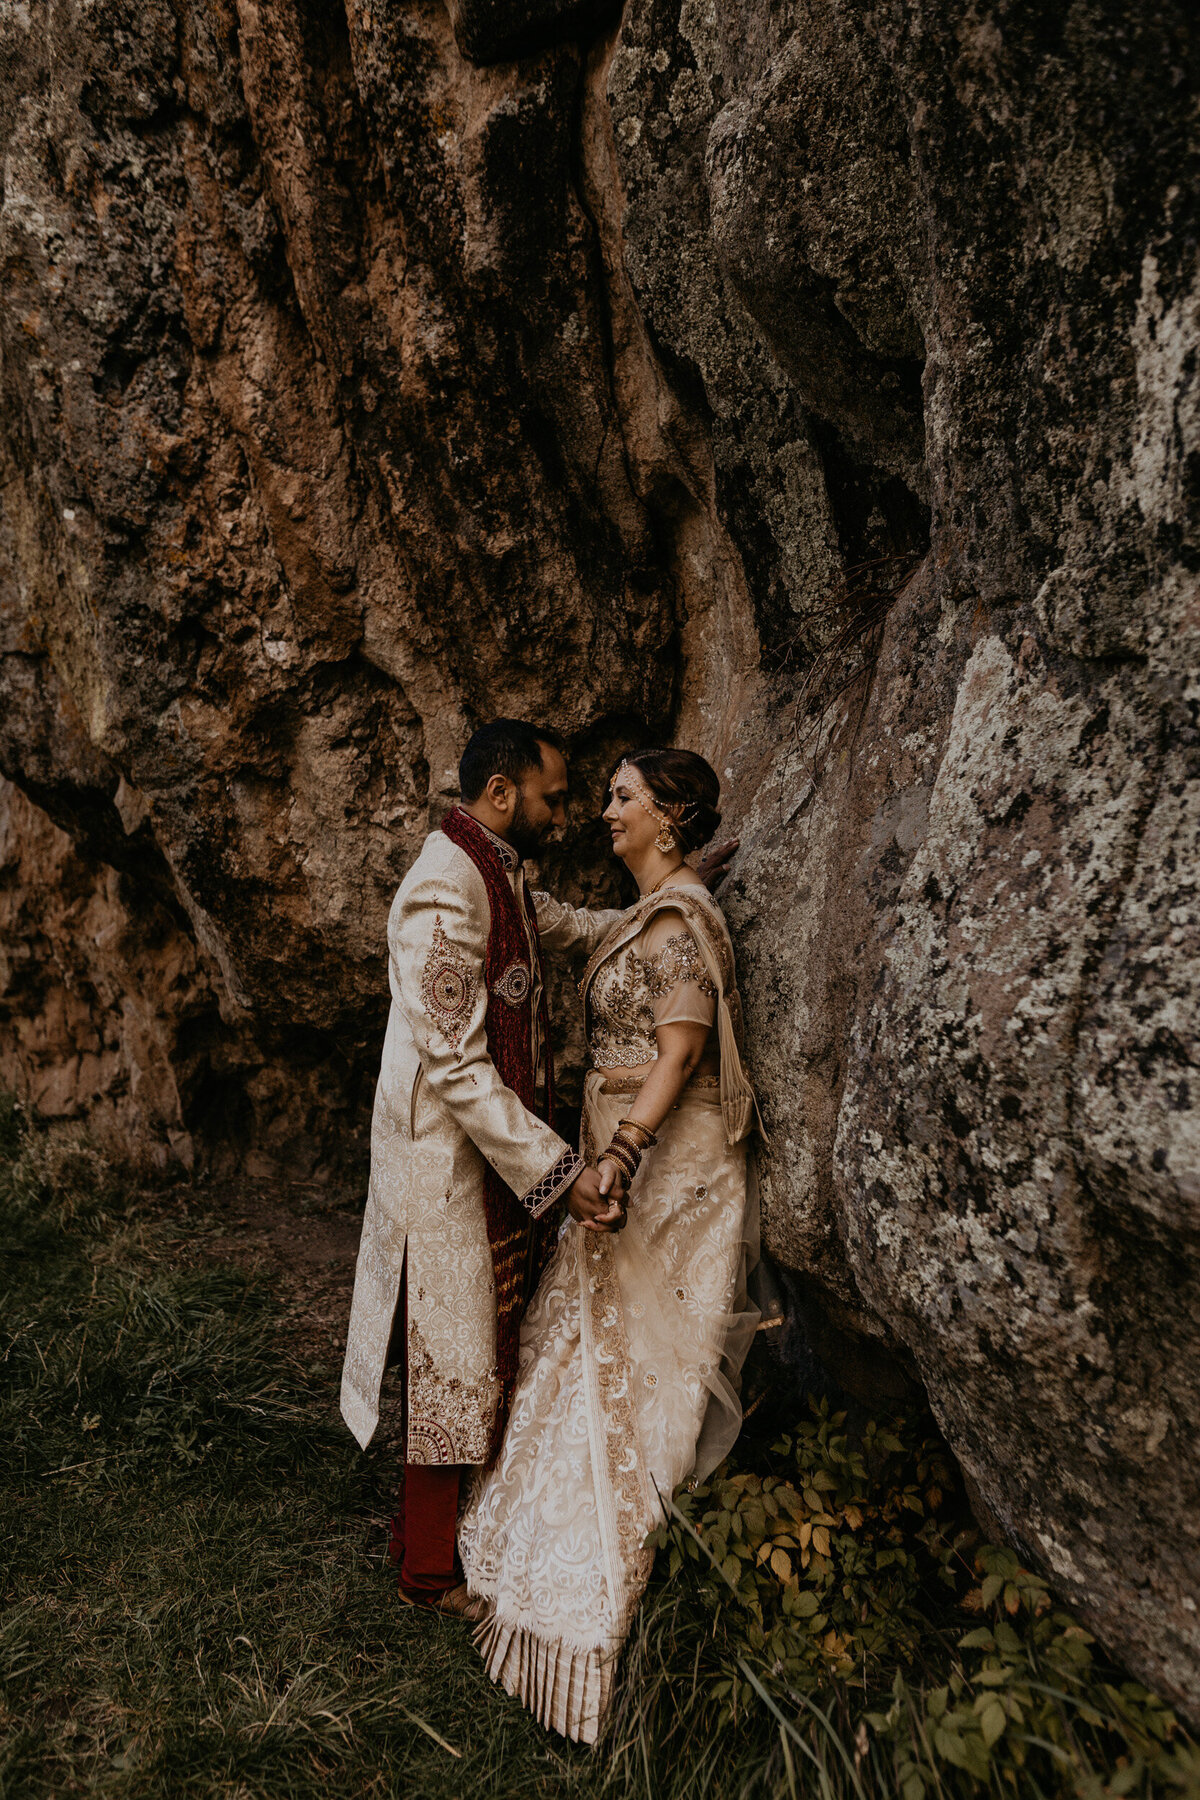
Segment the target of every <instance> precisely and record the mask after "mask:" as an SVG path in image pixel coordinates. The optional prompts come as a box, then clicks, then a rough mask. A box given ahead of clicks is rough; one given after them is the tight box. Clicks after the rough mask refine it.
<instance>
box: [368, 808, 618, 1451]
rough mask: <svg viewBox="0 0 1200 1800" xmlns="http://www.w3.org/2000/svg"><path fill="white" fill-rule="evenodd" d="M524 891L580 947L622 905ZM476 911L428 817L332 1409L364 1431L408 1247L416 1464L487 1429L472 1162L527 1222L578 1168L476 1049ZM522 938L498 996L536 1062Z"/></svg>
mask: <svg viewBox="0 0 1200 1800" xmlns="http://www.w3.org/2000/svg"><path fill="white" fill-rule="evenodd" d="M490 835H491V834H489V836H490ZM492 842H493V845H494V847H495V848H496V849H497V851H498V853H499V854H500V856H501V860H502V861H503V862H504V864H505V868H506V870H507V873H508V877H509V881H510V883H511V884H512V886H513V888H514V891H515V892H516V895H517V900H518V905H519V906H520V905H521V901H522V886H523V881H524V875H523V871H522V869H521V867H520V862H519V859H518V858H517V856H516V853H515V852H514V851H513V850H512V849H511V848H510V847H509V846H508V845H507V844H505V843H503V842H502V840H501V839H499V838H492ZM534 898H535V904H536V906H537V917H538V929H539V934H540V937H541V941H542V943H543V944H546V945H547V946H548V947H550V948H554V949H569V948H575V947H578V948H579V949H581V950H585V951H588V952H590V951H591V950H592V949H593V948H594V946H595V945H596V944H597V943H598V942H599V940H600V939H601V938H602V937H603V936H604V934H605V932H606V931H607V930H608V929H609V927H610V926H611V925H612V924H613V923H614V922H615V921H616V920H617V919H618V918H619V917H620V916H621V915H620V914H619V913H615V912H594V913H593V912H587V911H585V910H583V909H579V908H574V907H569V906H564V905H562V904H560V903H559V902H557V901H553V900H551V899H550V898H549V896H548V895H544V894H539V895H536V896H535V897H534ZM521 910H522V913H523V911H524V908H523V906H521ZM490 923H491V918H490V907H489V905H488V898H487V890H486V887H485V886H484V882H483V877H482V876H481V875H480V873H479V870H478V869H477V868H476V867H475V864H474V863H473V862H472V860H471V858H470V857H469V856H468V855H467V854H466V853H465V851H463V850H461V849H460V848H459V847H458V846H457V845H456V844H454V843H452V842H451V840H450V839H449V838H448V837H447V836H446V834H445V833H444V832H442V831H434V832H431V833H430V835H429V837H428V838H427V839H426V840H425V844H424V847H423V848H422V850H421V853H420V855H419V856H418V858H417V860H416V862H415V863H414V864H413V867H412V868H411V869H410V870H409V872H408V874H407V875H406V876H405V878H404V880H403V882H402V883H401V885H400V888H399V891H398V892H397V894H396V898H395V900H394V901H393V903H392V909H391V913H390V915H389V918H388V974H389V981H390V985H391V993H392V1006H391V1013H390V1016H389V1019H388V1027H387V1036H386V1038H385V1040H384V1046H383V1061H382V1066H381V1068H380V1072H379V1082H378V1085H377V1087H376V1091H375V1110H374V1115H373V1119H372V1126H371V1180H370V1188H369V1192H368V1197H367V1206H366V1212H365V1215H364V1218H363V1229H362V1240H361V1243H360V1245H359V1252H358V1264H357V1268H356V1271H355V1280H354V1299H353V1303H352V1306H351V1312H350V1327H349V1334H348V1340H347V1344H346V1360H345V1366H344V1368H343V1372H342V1416H343V1418H344V1419H345V1420H346V1423H347V1425H349V1427H350V1429H351V1431H352V1432H353V1433H354V1435H355V1437H356V1438H357V1439H358V1441H359V1443H360V1444H362V1445H364V1446H365V1445H366V1444H367V1443H369V1441H370V1439H371V1436H372V1434H373V1432H374V1430H375V1427H376V1425H377V1423H378V1420H379V1393H380V1387H381V1384H382V1381H383V1374H384V1369H385V1367H386V1363H387V1353H388V1347H389V1344H390V1341H391V1334H392V1326H393V1320H394V1317H395V1312H396V1307H397V1303H398V1301H399V1297H400V1279H401V1272H402V1270H403V1268H404V1265H405V1258H406V1256H407V1262H408V1291H407V1302H408V1344H407V1349H408V1442H407V1448H406V1458H407V1460H408V1461H409V1462H413V1463H480V1462H482V1461H483V1460H484V1459H485V1457H486V1455H487V1450H488V1445H489V1442H490V1439H491V1436H492V1429H493V1426H494V1423H495V1417H496V1406H497V1402H498V1400H499V1395H500V1384H499V1380H498V1377H497V1371H496V1305H495V1285H494V1280H493V1274H492V1254H491V1249H490V1247H489V1244H488V1236H487V1228H486V1224H485V1220H484V1208H483V1175H484V1159H485V1158H486V1159H487V1161H488V1162H490V1163H491V1165H492V1167H493V1168H494V1169H495V1170H496V1171H497V1173H498V1174H499V1175H500V1177H501V1179H502V1180H503V1181H504V1182H506V1183H507V1185H508V1186H509V1187H510V1188H511V1189H512V1190H513V1192H514V1193H515V1194H516V1195H517V1196H518V1198H519V1199H520V1200H521V1201H522V1203H523V1204H524V1205H525V1207H526V1208H527V1209H528V1211H529V1213H530V1216H531V1217H532V1218H535V1219H536V1218H539V1217H540V1216H541V1215H542V1214H543V1213H544V1212H545V1211H546V1210H547V1209H548V1208H549V1207H550V1206H552V1205H553V1204H554V1202H555V1201H556V1200H557V1199H559V1198H560V1196H561V1195H563V1194H564V1193H565V1192H566V1190H567V1189H568V1188H569V1187H570V1186H571V1184H572V1182H573V1181H574V1180H575V1178H576V1176H577V1175H578V1174H579V1172H580V1170H581V1169H582V1167H583V1165H582V1163H581V1162H580V1159H579V1158H578V1156H577V1155H576V1154H575V1153H574V1151H573V1150H572V1149H571V1147H570V1146H569V1145H568V1144H567V1143H566V1142H565V1141H564V1140H563V1139H562V1138H561V1137H559V1136H558V1134H557V1132H555V1131H553V1130H552V1129H551V1128H550V1126H549V1125H547V1124H546V1123H545V1122H544V1121H543V1120H542V1119H539V1118H538V1117H537V1116H536V1114H534V1113H532V1112H530V1111H529V1109H528V1108H527V1107H525V1106H524V1105H523V1104H522V1103H521V1101H520V1100H519V1099H518V1097H517V1095H516V1094H514V1093H513V1091H512V1089H511V1088H509V1087H506V1086H505V1085H504V1083H503V1082H502V1081H501V1079H500V1075H499V1073H498V1071H497V1069H496V1066H495V1064H494V1063H493V1061H492V1059H491V1057H490V1056H489V1054H488V1048H487V1036H486V1029H485V1014H486V1010H487V999H488V994H487V985H486V980H485V967H486V959H487V943H488V932H489V927H490ZM530 949H531V953H532V954H531V964H532V969H533V981H532V984H531V986H530V988H529V991H528V993H527V994H520V993H519V992H518V993H517V994H514V995H512V996H507V995H506V996H504V997H506V998H508V1000H509V1004H522V1005H528V1006H529V1007H530V1008H531V1009H532V1022H533V1026H534V1036H533V1042H534V1050H535V1056H536V1057H537V1058H538V1060H539V1062H540V1061H541V1060H542V1059H544V1058H545V1057H546V1056H548V1055H549V1046H546V1045H540V1044H539V1043H538V1038H537V1017H538V1014H537V1008H538V1002H539V998H540V992H541V981H540V956H539V954H538V945H537V944H531V946H530ZM500 991H501V992H502V993H503V990H500Z"/></svg>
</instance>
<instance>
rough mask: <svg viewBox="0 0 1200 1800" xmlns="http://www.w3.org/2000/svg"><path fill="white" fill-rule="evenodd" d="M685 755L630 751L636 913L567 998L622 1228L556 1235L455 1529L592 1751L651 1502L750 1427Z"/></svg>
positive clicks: (541, 1712)
mask: <svg viewBox="0 0 1200 1800" xmlns="http://www.w3.org/2000/svg"><path fill="white" fill-rule="evenodd" d="M719 794H720V788H719V783H718V781H717V778H716V775H715V774H714V773H713V771H712V769H711V768H710V767H709V765H708V764H707V763H706V762H705V761H704V759H703V758H702V757H699V756H696V755H693V754H692V753H691V752H690V751H686V750H647V751H641V752H639V753H638V754H637V755H634V756H629V757H627V758H626V759H625V761H624V762H622V763H621V765H620V767H619V768H618V769H617V771H616V774H615V775H614V776H613V780H612V784H611V788H610V794H609V798H608V803H607V805H606V808H605V812H604V818H605V820H606V821H607V823H608V825H609V827H610V829H611V831H612V840H613V849H614V852H615V853H616V855H617V856H618V857H620V859H621V861H622V862H624V864H625V865H626V867H627V868H628V869H629V871H630V873H631V874H632V875H633V876H634V877H635V879H636V880H637V884H638V889H639V893H640V896H641V897H640V899H639V900H638V901H637V903H636V904H635V905H634V906H632V907H631V908H630V909H629V911H628V912H627V913H626V914H625V915H624V916H623V917H622V919H621V920H620V922H619V923H618V924H617V925H616V926H615V927H614V928H613V929H611V930H610V931H609V933H608V935H607V937H605V938H604V940H603V941H602V942H601V944H600V945H599V947H598V948H597V949H596V950H595V952H594V954H593V955H592V957H591V959H590V961H589V963H588V965H587V969H586V972H585V974H584V978H583V981H582V983H581V992H582V994H583V999H584V1007H585V1016H586V1024H587V1036H588V1046H589V1052H590V1057H591V1061H592V1064H593V1066H592V1068H591V1070H590V1072H589V1074H588V1076H587V1080H586V1083H585V1088H584V1107H583V1132H582V1137H583V1142H582V1154H583V1155H584V1156H585V1157H586V1158H587V1160H588V1162H589V1163H596V1162H599V1166H600V1168H601V1170H602V1172H603V1173H604V1174H605V1175H606V1177H607V1179H608V1180H609V1181H610V1182H611V1181H613V1180H615V1178H616V1177H617V1175H618V1174H619V1176H620V1179H621V1180H622V1181H623V1182H625V1183H626V1184H627V1186H628V1224H627V1226H626V1228H625V1230H624V1231H622V1232H621V1233H620V1234H619V1235H617V1234H615V1233H614V1234H607V1233H602V1232H598V1231H595V1230H586V1229H584V1228H582V1227H575V1226H573V1225H571V1224H568V1225H567V1226H566V1227H564V1230H563V1233H562V1235H561V1237H560V1239H559V1242H558V1247H557V1249H556V1251H555V1253H554V1255H553V1257H552V1259H551V1261H550V1263H549V1265H548V1267H547V1269H546V1272H545V1274H544V1275H543V1277H542V1280H541V1282H540V1284H539V1286H538V1289H537V1292H536V1293H535V1295H534V1297H533V1300H532V1302H531V1303H530V1307H529V1311H528V1313H527V1315H526V1318H525V1321H524V1324H523V1326H522V1329H521V1353H520V1373H519V1376H518V1385H517V1389H516V1394H515V1397H514V1400H513V1405H512V1411H511V1413H510V1415H509V1422H508V1428H507V1431H506V1433H505V1437H504V1442H503V1444H502V1446H501V1449H500V1453H499V1456H498V1458H497V1460H496V1462H495V1464H494V1466H493V1467H492V1468H491V1469H490V1470H488V1471H486V1472H485V1473H484V1474H483V1475H482V1476H481V1478H480V1480H479V1483H478V1485H477V1487H476V1490H475V1492H474V1493H473V1495H472V1497H471V1500H470V1502H469V1504H468V1506H467V1509H466V1512H465V1513H464V1515H463V1518H462V1520H461V1522H460V1526H459V1551H460V1554H461V1557H462V1563H463V1569H464V1571H465V1574H466V1578H467V1586H468V1589H469V1591H470V1593H471V1594H473V1595H475V1596H478V1597H479V1600H480V1601H481V1602H482V1606H481V1612H482V1622H481V1624H480V1626H479V1629H478V1631H477V1634H476V1641H477V1642H478V1644H479V1647H480V1649H481V1650H482V1653H483V1656H484V1659H485V1661H486V1663H487V1667H488V1672H489V1674H490V1675H491V1676H492V1678H493V1679H494V1680H496V1681H499V1682H500V1683H501V1685H502V1686H503V1687H505V1688H506V1689H507V1691H508V1692H509V1693H510V1694H513V1695H515V1696H516V1697H517V1698H518V1699H520V1700H521V1701H523V1703H524V1704H525V1705H526V1706H527V1707H528V1708H529V1709H530V1711H531V1712H533V1713H534V1714H535V1716H536V1717H537V1718H538V1719H540V1720H541V1721H542V1723H543V1724H545V1725H548V1726H552V1727H553V1728H554V1729H555V1730H556V1731H560V1732H562V1733H563V1734H564V1735H565V1736H567V1737H571V1738H575V1739H578V1740H581V1741H583V1742H585V1743H594V1742H595V1740H596V1737H597V1734H598V1732H599V1730H600V1726H601V1724H602V1722H603V1719H604V1715H605V1712H606V1710H607V1706H608V1702H609V1698H610V1695H611V1690H612V1678H613V1671H614V1665H615V1662H616V1658H617V1654H618V1652H619V1650H620V1647H621V1645H622V1643H623V1642H624V1639H625V1636H626V1633H627V1631H628V1629H629V1624H630V1620H631V1618H632V1616H633V1612H634V1610H635V1608H636V1606H637V1603H638V1601H639V1599H640V1597H641V1594H642V1591H643V1589H644V1588H645V1585H646V1581H647V1579H648V1577H649V1573H650V1564H651V1554H650V1553H649V1552H648V1551H647V1550H646V1548H645V1540H646V1536H647V1534H648V1533H649V1532H650V1531H651V1530H653V1528H654V1527H655V1525H656V1524H658V1522H659V1521H660V1520H661V1518H662V1516H663V1505H662V1500H663V1497H665V1496H669V1495H670V1493H671V1491H672V1489H673V1488H675V1487H676V1486H677V1485H678V1483H679V1482H680V1481H682V1480H684V1479H685V1478H686V1477H687V1476H688V1475H689V1474H693V1475H696V1476H698V1477H703V1476H704V1475H706V1474H708V1473H710V1472H711V1470H712V1469H714V1468H715V1467H716V1465H717V1463H718V1462H719V1461H720V1460H721V1458H722V1457H723V1456H724V1455H725V1454H726V1453H727V1451H728V1450H729V1448H730V1447H731V1445H732V1443H733V1440H734V1438H735V1437H736V1435H737V1431H738V1428H739V1425H740V1423H741V1408H740V1405H739V1403H738V1399H737V1395H736V1392H735V1389H734V1386H733V1383H734V1382H735V1381H736V1379H737V1376H738V1372H739V1371H740V1367H741V1362H742V1358H743V1356H744V1354H745V1350H746V1347H747V1345H748V1343H749V1339H750V1336H751V1334H752V1332H753V1328H754V1323H755V1320H756V1318H757V1314H756V1313H754V1312H753V1311H752V1310H751V1309H750V1308H749V1307H748V1306H747V1303H746V1300H745V1273H746V1263H747V1253H748V1252H749V1254H750V1255H751V1256H753V1255H755V1254H756V1253H757V1216H756V1209H755V1208H754V1207H753V1206H751V1205H748V1204H747V1149H746V1141H745V1140H746V1136H747V1133H748V1131H749V1129H750V1123H751V1117H752V1113H753V1109H754V1096H753V1093H752V1091H751V1089H750V1086H749V1084H748V1082H747V1081H746V1079H745V1076H744V1074H743V1072H742V1064H741V1058H740V1055H739V1050H738V1039H739V1036H740V1008H739V1003H738V996H737V991H736V987H735V985H734V973H733V954H732V951H731V948H730V943H729V935H728V932H727V931H726V929H725V922H724V920H723V919H722V917H721V913H720V909H719V908H718V906H717V904H716V902H715V901H714V900H713V899H712V898H711V897H710V895H709V894H708V891H707V889H706V888H705V887H704V884H703V883H702V882H701V880H700V879H699V877H698V876H697V875H696V874H695V873H694V872H693V871H692V869H690V868H689V867H688V865H687V863H686V862H685V860H684V858H685V856H686V854H687V853H688V852H689V851H691V850H694V849H697V848H699V846H700V845H701V844H703V843H706V842H707V841H708V839H709V838H710V837H711V836H712V834H713V832H714V831H715V830H716V828H717V825H718V824H719V823H720V814H719V812H718V811H717V800H718V798H719Z"/></svg>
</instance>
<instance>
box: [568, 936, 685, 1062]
mask: <svg viewBox="0 0 1200 1800" xmlns="http://www.w3.org/2000/svg"><path fill="white" fill-rule="evenodd" d="M716 1006H717V990H716V988H715V987H714V986H713V983H712V981H711V980H710V979H709V976H708V972H707V970H706V969H705V967H704V962H703V959H702V958H701V955H700V951H699V949H698V947H697V944H696V940H695V938H694V937H693V936H692V933H691V931H690V930H689V929H688V925H687V922H686V920H685V919H684V917H683V915H682V913H678V912H676V911H675V910H674V909H673V908H660V909H659V910H657V911H656V912H654V913H652V914H651V916H650V919H649V921H648V922H647V924H646V925H645V926H644V927H643V929H642V930H641V931H640V932H639V933H638V935H637V936H636V937H635V938H631V939H630V941H629V942H628V943H627V944H623V945H622V947H621V948H620V950H618V951H617V952H616V953H615V954H614V955H612V956H610V957H609V958H608V959H607V961H606V962H604V963H602V964H601V966H600V967H599V969H597V971H596V973H595V976H594V977H593V979H592V982H591V985H590V986H589V988H588V994H587V1018H586V1027H587V1041H588V1051H589V1054H590V1056H591V1060H592V1066H593V1067H594V1068H597V1069H634V1068H638V1067H640V1066H641V1065H642V1064H643V1063H650V1062H654V1060H655V1059H656V1057H657V1056H658V1042H657V1039H656V1038H655V1035H654V1033H655V1030H656V1028H657V1027H658V1026H659V1025H675V1024H682V1023H684V1022H690V1023H692V1024H695V1025H707V1026H709V1027H710V1028H711V1026H712V1023H713V1020H714V1018H715V1016H716Z"/></svg>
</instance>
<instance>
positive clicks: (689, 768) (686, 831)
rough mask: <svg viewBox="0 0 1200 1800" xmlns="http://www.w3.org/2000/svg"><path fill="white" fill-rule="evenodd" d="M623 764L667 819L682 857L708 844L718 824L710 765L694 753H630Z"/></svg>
mask: <svg viewBox="0 0 1200 1800" xmlns="http://www.w3.org/2000/svg"><path fill="white" fill-rule="evenodd" d="M625 761H626V762H627V763H631V764H632V765H633V767H634V768H635V769H636V770H637V771H638V774H639V775H640V776H641V778H642V780H643V781H644V782H645V784H646V786H647V787H648V788H649V789H650V792H651V793H652V794H653V795H654V798H655V799H656V800H657V801H658V803H659V805H660V806H661V807H662V809H663V811H664V812H665V813H666V815H667V817H668V818H669V819H670V821H671V825H672V828H673V829H674V832H675V836H676V838H677V839H678V840H679V848H680V849H681V850H682V851H683V853H684V855H685V856H687V855H689V854H690V852H691V851H693V850H699V848H700V846H701V845H702V844H707V843H708V841H709V839H710V838H711V837H712V836H713V835H714V834H715V833H716V831H717V828H718V827H719V825H720V823H721V813H720V809H719V807H718V804H717V803H718V801H719V800H720V798H721V783H720V782H719V781H718V780H717V772H716V770H715V769H714V768H713V767H712V766H711V764H709V763H706V762H705V760H704V758H703V757H702V756H697V755H696V752H695V751H694V750H633V751H630V753H629V754H628V755H627V756H626V758H625Z"/></svg>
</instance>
